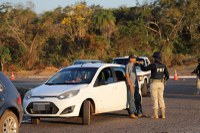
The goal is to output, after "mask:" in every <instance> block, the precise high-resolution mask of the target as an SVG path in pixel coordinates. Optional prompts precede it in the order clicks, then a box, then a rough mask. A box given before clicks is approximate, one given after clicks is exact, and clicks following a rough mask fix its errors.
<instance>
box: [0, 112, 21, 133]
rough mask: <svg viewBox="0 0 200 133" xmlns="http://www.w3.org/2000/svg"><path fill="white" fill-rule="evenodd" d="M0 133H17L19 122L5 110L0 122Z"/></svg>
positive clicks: (11, 113)
mask: <svg viewBox="0 0 200 133" xmlns="http://www.w3.org/2000/svg"><path fill="white" fill-rule="evenodd" d="M0 132H1V133H11V132H16V133H19V121H18V118H17V116H16V115H15V114H14V113H13V112H12V111H10V110H6V111H5V112H4V113H3V115H2V117H1V121H0Z"/></svg>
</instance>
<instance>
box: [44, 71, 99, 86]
mask: <svg viewBox="0 0 200 133" xmlns="http://www.w3.org/2000/svg"><path fill="white" fill-rule="evenodd" d="M96 71H97V68H66V69H63V70H61V71H59V72H58V73H56V74H55V75H54V76H53V77H52V78H50V79H49V80H48V81H47V82H46V84H47V85H56V84H89V83H90V82H91V81H92V79H93V77H94V74H95V73H96Z"/></svg>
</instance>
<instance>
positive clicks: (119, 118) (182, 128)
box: [14, 79, 200, 133]
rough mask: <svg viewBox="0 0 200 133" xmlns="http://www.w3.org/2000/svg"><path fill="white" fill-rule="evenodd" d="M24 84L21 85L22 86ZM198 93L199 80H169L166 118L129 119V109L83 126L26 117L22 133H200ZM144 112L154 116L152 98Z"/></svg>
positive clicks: (76, 122)
mask: <svg viewBox="0 0 200 133" xmlns="http://www.w3.org/2000/svg"><path fill="white" fill-rule="evenodd" d="M19 82H20V83H19ZM19 82H18V81H14V84H15V85H16V86H17V85H18V86H19V84H20V86H22V87H23V84H24V86H27V85H28V86H29V87H31V86H32V87H35V86H38V85H39V84H41V83H42V82H43V81H38V82H36V81H34V82H33V84H31V81H29V83H27V81H26V82H25V81H24V82H21V81H19ZM194 92H195V79H179V80H178V81H173V80H169V81H168V83H167V86H166V89H165V102H166V107H167V110H166V119H158V120H154V119H151V118H148V117H147V118H145V117H144V118H139V119H137V120H135V119H131V118H129V117H128V114H127V112H126V111H125V110H122V111H117V112H111V113H106V114H101V115H96V116H94V117H93V119H92V124H91V125H89V126H83V125H81V119H80V118H70V119H66V118H48V119H47V118H45V119H41V123H40V124H39V125H34V124H31V122H30V119H29V118H24V120H23V123H22V125H21V127H20V133H67V132H73V133H77V132H84V133H87V132H98V133H99V132H106V133H110V132H114V133H116V132H117V133H124V132H128V133H129V132H130V133H132V132H135V133H145V132H148V133H149V132H150V133H161V132H162V133H168V132H169V133H177V132H178V133H182V132H183V133H188V132H191V133H199V132H200V96H196V95H193V93H194ZM143 111H144V112H145V113H146V114H148V115H151V114H152V108H151V99H150V97H144V98H143Z"/></svg>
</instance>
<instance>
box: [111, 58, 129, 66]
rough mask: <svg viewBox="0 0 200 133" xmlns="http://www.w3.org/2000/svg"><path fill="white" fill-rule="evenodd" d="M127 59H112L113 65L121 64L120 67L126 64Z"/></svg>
mask: <svg viewBox="0 0 200 133" xmlns="http://www.w3.org/2000/svg"><path fill="white" fill-rule="evenodd" d="M128 62H129V59H128V58H123V59H114V60H113V63H114V64H121V65H126V64H128Z"/></svg>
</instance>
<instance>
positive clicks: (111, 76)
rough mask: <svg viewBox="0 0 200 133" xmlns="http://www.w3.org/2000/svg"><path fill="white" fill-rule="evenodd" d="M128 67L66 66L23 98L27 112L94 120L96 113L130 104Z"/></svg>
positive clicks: (37, 119)
mask: <svg viewBox="0 0 200 133" xmlns="http://www.w3.org/2000/svg"><path fill="white" fill-rule="evenodd" d="M124 74H125V73H124V67H123V66H122V65H117V64H103V63H96V64H82V65H73V66H69V67H66V68H62V69H61V70H60V71H59V72H57V73H56V74H55V75H54V76H52V77H51V78H50V79H49V80H47V81H46V82H45V83H44V84H42V85H41V86H39V87H36V88H34V89H32V90H30V91H28V92H27V93H26V95H25V97H24V100H23V108H24V112H25V114H27V115H28V116H30V117H31V118H32V122H33V123H37V124H38V123H39V122H40V118H41V117H76V116H81V117H82V123H83V124H84V125H89V124H90V116H91V115H94V114H99V113H104V112H110V111H117V110H123V109H126V108H127V86H126V82H125V75H124Z"/></svg>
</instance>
